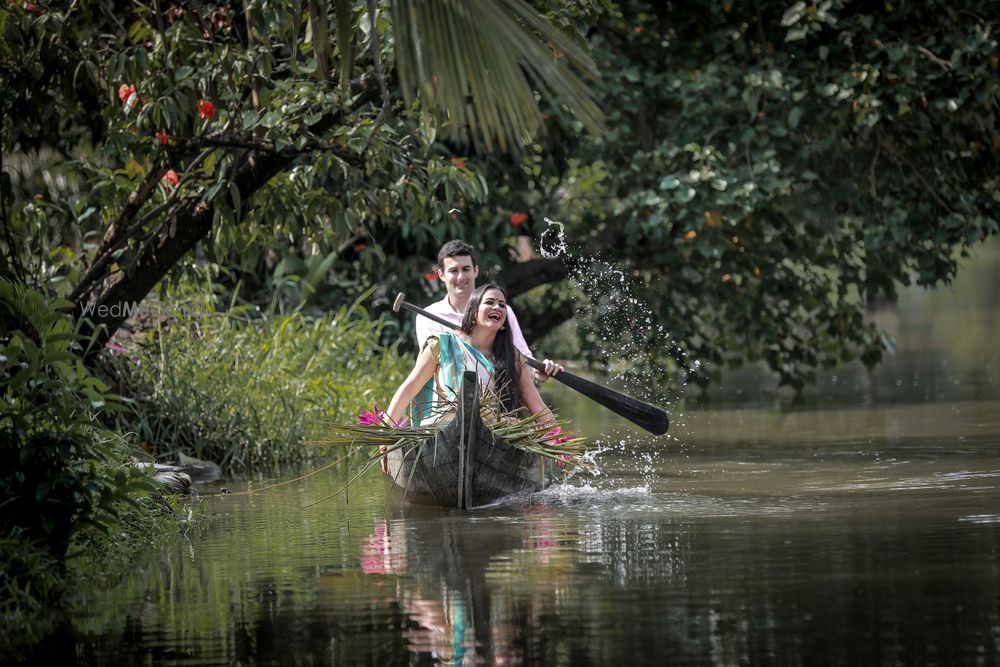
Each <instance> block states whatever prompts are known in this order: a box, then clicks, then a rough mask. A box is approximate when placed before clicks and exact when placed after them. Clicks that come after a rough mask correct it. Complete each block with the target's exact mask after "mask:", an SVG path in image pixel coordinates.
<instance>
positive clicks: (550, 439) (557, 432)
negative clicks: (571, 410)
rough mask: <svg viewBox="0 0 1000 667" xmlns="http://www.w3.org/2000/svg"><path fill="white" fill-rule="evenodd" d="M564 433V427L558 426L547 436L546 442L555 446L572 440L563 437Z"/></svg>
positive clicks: (565, 436) (566, 436) (568, 437)
mask: <svg viewBox="0 0 1000 667" xmlns="http://www.w3.org/2000/svg"><path fill="white" fill-rule="evenodd" d="M562 432H563V430H562V426H556V427H555V428H554V429H552V430H551V431H549V432H548V433H546V434H545V441H546V442H547V443H548V444H550V445H552V446H555V445H561V444H562V443H564V442H568V441H569V440H572V438H571V437H570V436H568V435H563V434H562Z"/></svg>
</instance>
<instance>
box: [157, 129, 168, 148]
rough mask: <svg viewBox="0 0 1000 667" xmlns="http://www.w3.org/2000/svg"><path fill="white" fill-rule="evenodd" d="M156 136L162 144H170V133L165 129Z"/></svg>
mask: <svg viewBox="0 0 1000 667" xmlns="http://www.w3.org/2000/svg"><path fill="white" fill-rule="evenodd" d="M156 138H157V139H158V140H159V142H160V145H161V146H168V145H169V144H170V135H169V134H167V133H166V132H164V131H163V130H160V131H159V132H157V133H156Z"/></svg>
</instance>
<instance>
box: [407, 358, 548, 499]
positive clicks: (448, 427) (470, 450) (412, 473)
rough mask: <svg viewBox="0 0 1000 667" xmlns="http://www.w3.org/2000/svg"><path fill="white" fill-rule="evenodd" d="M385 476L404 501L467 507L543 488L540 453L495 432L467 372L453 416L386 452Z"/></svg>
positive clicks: (471, 373) (474, 377)
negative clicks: (414, 442)
mask: <svg viewBox="0 0 1000 667" xmlns="http://www.w3.org/2000/svg"><path fill="white" fill-rule="evenodd" d="M388 468H389V471H388V476H389V478H390V479H391V481H392V484H393V485H394V486H395V487H396V488H397V490H398V491H399V492H400V493H401V494H403V497H404V499H405V500H406V501H407V502H413V503H421V504H431V505H437V506H440V507H457V508H461V509H470V508H473V507H479V506H482V505H489V504H491V503H494V502H496V501H497V500H499V499H500V498H503V497H505V496H510V495H514V494H521V493H531V492H534V491H540V490H542V489H543V488H544V487H545V485H546V480H545V475H544V471H545V467H544V465H543V463H542V457H540V456H538V455H537V454H531V453H529V452H526V451H524V450H522V449H518V448H517V447H514V446H513V445H511V444H510V443H508V442H507V441H506V440H504V439H503V438H500V437H498V436H497V435H496V434H495V433H494V432H493V431H492V429H490V427H489V426H487V425H486V423H485V422H483V420H482V418H481V417H480V414H479V386H478V382H477V380H476V374H475V373H473V372H466V373H465V374H464V377H463V383H462V392H461V398H460V400H459V403H458V410H457V414H456V415H455V418H454V419H453V420H452V421H450V422H448V423H446V424H444V425H442V426H441V427H440V428H439V429H438V430H437V433H436V434H435V435H434V437H433V438H428V439H427V440H426V441H424V442H423V443H422V444H421V445H419V446H417V447H413V448H411V449H410V450H409V451H406V452H403V451H401V450H396V451H393V452H392V453H390V454H389V465H388Z"/></svg>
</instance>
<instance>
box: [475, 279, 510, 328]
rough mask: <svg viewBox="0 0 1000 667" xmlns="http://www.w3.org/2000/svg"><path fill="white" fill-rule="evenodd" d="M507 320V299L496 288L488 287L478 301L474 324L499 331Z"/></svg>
mask: <svg viewBox="0 0 1000 667" xmlns="http://www.w3.org/2000/svg"><path fill="white" fill-rule="evenodd" d="M506 322H507V300H506V299H505V298H504V296H503V292H501V291H500V290H498V289H488V290H486V292H485V293H484V294H483V299H482V301H480V302H479V310H477V311H476V324H477V325H479V326H482V327H486V328H487V329H492V330H494V331H500V329H501V328H503V325H504V324H505V323H506Z"/></svg>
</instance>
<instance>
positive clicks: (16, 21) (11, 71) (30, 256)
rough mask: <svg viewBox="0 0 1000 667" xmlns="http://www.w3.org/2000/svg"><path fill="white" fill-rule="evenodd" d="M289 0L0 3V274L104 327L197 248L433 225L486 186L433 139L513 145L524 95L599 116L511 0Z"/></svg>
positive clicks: (592, 119)
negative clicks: (35, 285)
mask: <svg viewBox="0 0 1000 667" xmlns="http://www.w3.org/2000/svg"><path fill="white" fill-rule="evenodd" d="M306 5H307V11H303V10H302V3H300V2H292V1H290V0H286V1H284V2H256V1H253V0H248V1H247V2H244V3H239V4H235V5H229V4H212V3H208V4H201V3H180V2H178V3H157V2H152V3H134V2H115V1H113V0H106V1H101V2H88V3H76V2H60V3H51V4H47V5H45V6H44V7H40V6H38V5H35V4H32V3H11V4H8V5H7V6H6V7H5V8H4V9H0V30H2V32H3V36H4V39H3V42H2V46H0V64H2V72H3V89H4V98H3V100H2V105H3V106H2V109H3V118H4V123H3V146H4V154H5V156H7V157H6V158H5V159H6V162H5V165H4V172H3V177H2V183H0V185H2V189H3V193H2V194H3V216H4V232H5V234H4V245H5V253H4V254H5V265H4V266H2V267H0V269H3V270H6V271H7V272H9V273H12V274H14V275H16V276H17V277H18V278H19V279H21V280H22V281H30V280H38V279H42V280H44V281H45V283H46V286H48V287H52V286H57V283H58V282H62V283H64V284H65V285H67V286H68V287H67V288H66V289H65V290H64V293H65V294H66V296H68V297H69V298H70V299H71V300H72V301H73V302H74V303H75V304H76V307H77V313H78V314H86V315H88V316H89V318H90V319H91V320H92V321H93V322H95V323H96V324H97V325H99V327H103V328H100V329H99V336H101V337H106V336H109V335H111V334H112V333H113V332H114V330H115V329H116V328H117V327H118V326H119V325H120V323H121V321H122V320H123V319H124V318H125V316H126V315H127V313H126V312H125V311H126V310H127V306H129V305H130V304H132V303H134V302H136V301H138V300H140V299H142V298H143V297H144V296H145V295H146V294H147V293H148V292H149V291H150V290H151V289H152V288H153V287H154V286H155V285H156V284H157V283H158V282H159V281H160V280H161V279H163V278H164V276H166V275H167V274H168V272H169V271H170V270H171V269H172V268H173V267H174V266H175V265H176V264H177V263H178V261H179V260H180V259H181V258H183V257H185V256H188V254H189V253H191V251H192V250H194V249H195V248H196V246H199V245H200V247H201V251H202V252H203V253H206V254H207V255H208V256H210V257H215V258H221V259H223V260H226V259H228V258H230V257H233V256H236V257H238V258H239V261H240V262H241V263H242V264H243V265H245V266H254V264H255V262H256V261H257V260H258V259H259V258H258V257H257V255H259V254H260V252H261V250H262V249H263V248H266V243H265V242H262V240H263V241H270V240H273V239H276V238H278V239H280V238H284V239H285V245H286V248H287V246H289V245H294V244H306V245H309V244H312V245H315V246H317V247H324V248H338V247H339V248H344V247H353V248H355V249H357V239H358V238H360V237H363V236H364V235H365V234H366V230H367V229H368V228H370V227H371V226H372V225H373V224H374V223H378V222H383V223H384V222H386V221H389V220H392V221H394V222H396V221H398V220H399V219H400V218H402V219H403V220H402V222H403V225H404V229H415V228H418V227H421V226H423V227H428V226H433V225H434V224H435V223H438V222H446V221H448V220H449V219H450V218H449V214H448V211H449V210H450V209H451V208H453V207H462V206H464V205H465V203H466V202H468V201H474V200H479V201H482V200H484V199H485V197H486V186H485V183H484V182H483V181H482V180H481V178H480V177H479V176H478V175H477V174H476V173H475V172H474V171H472V170H471V169H468V168H463V167H462V166H461V165H460V164H458V163H456V162H453V161H451V160H450V159H449V157H448V153H447V152H446V151H444V149H443V148H442V147H439V146H437V145H435V143H434V142H435V139H436V137H437V135H438V134H439V133H442V134H445V135H447V136H449V137H453V138H455V139H459V140H466V139H468V140H471V141H472V142H473V143H474V144H475V145H477V146H480V147H482V148H483V149H486V150H489V149H492V148H493V147H498V148H500V149H513V148H516V147H519V146H522V145H523V144H524V143H525V142H526V141H527V140H528V139H529V138H530V137H531V136H532V135H533V134H534V133H535V132H537V130H538V129H539V128H540V126H541V114H540V112H539V111H538V109H537V108H536V105H535V102H534V99H533V95H534V91H535V90H536V89H541V90H546V89H551V90H552V91H553V92H554V93H556V94H558V95H559V96H560V97H561V99H563V100H564V101H565V102H566V103H567V104H571V105H572V106H573V108H574V111H575V113H576V115H577V117H579V118H580V119H581V120H582V122H584V123H585V124H586V125H587V126H589V127H590V128H592V129H594V130H596V129H598V128H599V127H600V123H601V120H602V119H601V116H600V112H599V110H598V109H597V107H596V105H595V103H594V100H593V98H592V96H591V93H590V90H589V88H588V86H587V81H588V80H590V79H593V78H594V77H595V76H596V73H595V71H594V68H593V63H592V62H591V61H590V59H589V57H588V56H587V55H586V54H585V53H584V52H583V51H582V50H581V49H580V48H579V47H578V46H577V45H575V44H574V43H573V42H572V41H571V40H569V39H567V38H565V37H564V36H563V35H562V33H560V32H559V31H557V30H556V29H555V28H554V27H552V26H551V25H550V24H549V23H547V22H546V21H545V20H544V19H543V18H542V17H540V16H539V15H538V14H537V12H535V11H534V10H532V9H531V8H530V7H529V6H528V5H526V4H525V3H524V2H523V1H522V0H491V1H485V0H484V1H483V2H476V3H466V2H460V1H457V0H438V1H437V2H410V1H404V0H393V1H392V2H388V3H379V2H376V1H375V0H370V1H368V2H346V1H344V2H336V3H332V2H328V1H326V0H310V1H309V2H308V3H306ZM23 110H30V113H24V112H23ZM36 193H40V194H38V195H37V196H36ZM352 244H353V245H352Z"/></svg>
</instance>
